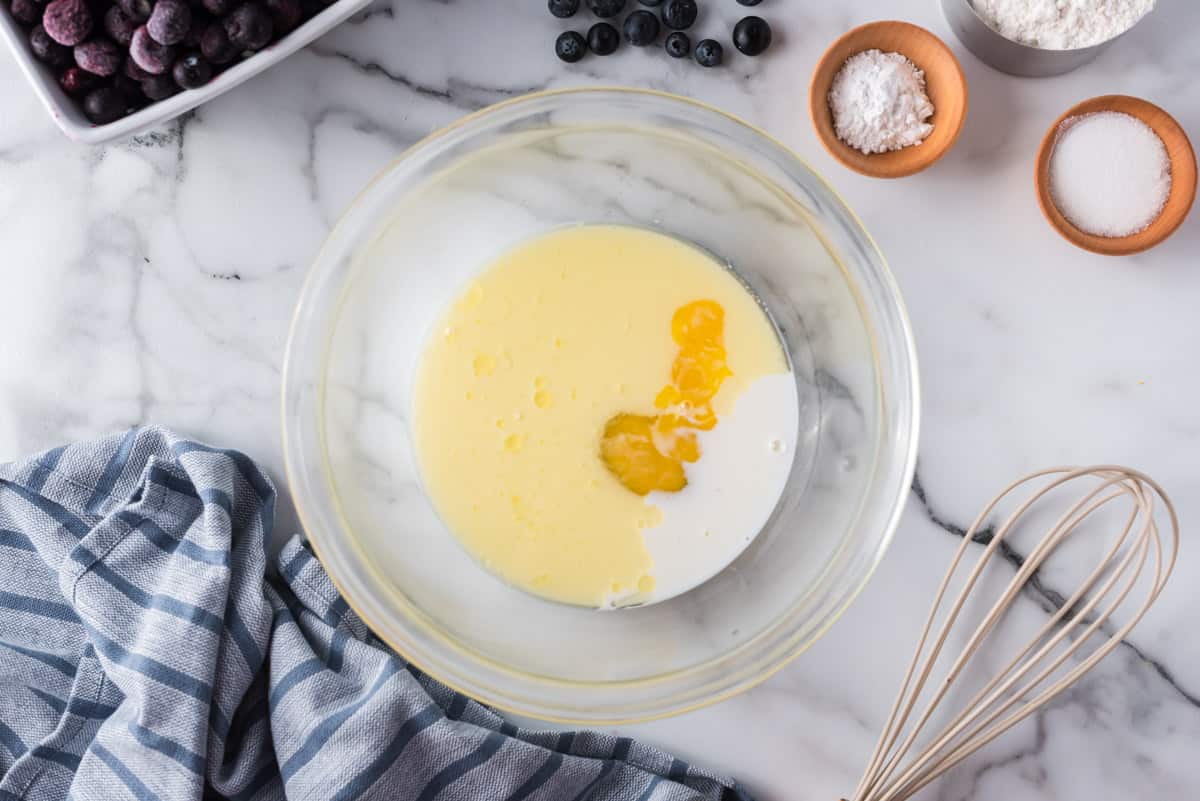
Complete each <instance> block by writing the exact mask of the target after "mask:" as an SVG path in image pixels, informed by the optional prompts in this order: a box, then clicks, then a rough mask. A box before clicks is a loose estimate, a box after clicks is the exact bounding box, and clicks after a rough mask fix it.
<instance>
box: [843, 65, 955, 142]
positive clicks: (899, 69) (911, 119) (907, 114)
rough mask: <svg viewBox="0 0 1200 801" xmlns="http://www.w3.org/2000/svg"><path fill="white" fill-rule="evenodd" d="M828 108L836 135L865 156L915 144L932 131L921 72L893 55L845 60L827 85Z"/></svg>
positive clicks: (931, 110) (923, 75) (929, 108)
mask: <svg viewBox="0 0 1200 801" xmlns="http://www.w3.org/2000/svg"><path fill="white" fill-rule="evenodd" d="M829 109H830V111H831V112H833V129H834V132H835V133H836V134H837V137H838V139H841V140H842V141H843V142H845V143H846V144H848V145H850V146H851V147H853V148H856V149H857V150H860V151H862V152H863V153H867V154H870V153H886V152H887V151H889V150H900V149H901V148H905V147H909V146H911V145H919V144H921V142H923V141H924V140H925V137H927V136H929V134H930V133H932V132H933V125H931V124H930V123H928V122H927V120H928V119H929V118H930V117H932V116H933V103H931V102H929V96H928V95H926V94H925V73H924V72H922V71H921V70H919V69H917V67H916V65H915V64H913V63H912V62H911V61H909V60H908V59H907V58H905V57H904V56H902V55H900V54H899V53H884V52H881V51H879V50H864V51H863V52H861V53H856V54H855V55H853V56H850V58H848V59H846V63H845V64H843V65H842V67H841V69H839V70H838V72H837V74H836V75H834V76H833V83H832V84H831V85H830V87H829Z"/></svg>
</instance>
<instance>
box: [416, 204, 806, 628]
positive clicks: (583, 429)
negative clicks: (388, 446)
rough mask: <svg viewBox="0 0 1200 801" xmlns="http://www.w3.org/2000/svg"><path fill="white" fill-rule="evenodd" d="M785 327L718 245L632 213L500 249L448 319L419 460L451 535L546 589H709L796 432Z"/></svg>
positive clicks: (598, 599) (620, 602) (435, 351)
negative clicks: (659, 228)
mask: <svg viewBox="0 0 1200 801" xmlns="http://www.w3.org/2000/svg"><path fill="white" fill-rule="evenodd" d="M797 404H798V402H797V395H796V385H795V381H794V379H793V376H792V375H791V373H790V370H789V366H788V360H787V357H786V355H785V353H784V351H783V348H782V346H781V344H780V340H779V336H778V334H777V332H776V329H775V327H774V325H773V324H772V322H771V320H770V319H769V318H768V317H767V315H766V314H765V313H764V311H763V310H762V308H761V307H760V306H759V304H758V302H757V300H756V299H755V298H754V296H753V295H751V294H750V293H749V292H748V291H747V290H746V289H745V287H744V286H743V285H742V284H741V282H740V281H739V280H738V279H737V278H736V276H734V275H733V273H731V272H730V271H729V270H728V269H726V268H725V267H724V266H722V265H721V264H719V263H718V262H717V261H715V260H714V259H713V258H711V257H710V256H709V255H708V254H707V253H705V252H704V251H702V250H700V249H698V248H696V247H693V246H691V245H689V244H687V243H685V242H682V241H680V240H678V239H675V238H673V237H670V236H666V235H664V234H660V233H655V232H653V231H649V230H646V229H641V228H634V227H627V226H607V225H589V226H580V227H575V228H568V229H562V230H558V231H554V232H552V233H549V234H545V235H542V236H539V237H537V238H536V239H533V240H530V241H528V242H526V243H524V244H522V245H520V246H518V247H517V248H515V249H513V250H511V251H509V252H507V253H505V254H503V255H502V256H500V257H499V258H498V259H497V260H496V261H495V262H494V263H492V264H491V265H490V266H488V267H487V268H486V269H485V270H484V271H483V272H482V273H480V274H479V275H478V276H477V277H476V279H475V280H474V281H473V282H472V283H471V284H470V285H469V286H467V287H466V288H464V289H463V291H462V292H461V293H460V294H459V296H458V297H457V298H456V299H455V300H454V301H453V303H452V304H451V306H450V308H449V309H448V310H447V311H446V312H445V313H444V314H443V316H442V318H441V319H440V320H439V321H438V323H437V324H436V325H435V326H434V329H433V332H432V334H431V336H430V337H429V340H428V344H427V345H426V348H425V351H424V354H423V356H422V358H421V361H420V364H419V367H418V372H417V379H416V387H415V395H414V404H413V426H414V435H415V445H416V453H417V459H418V462H419V465H420V470H421V475H422V479H423V482H424V484H425V487H426V491H427V492H428V494H429V497H430V498H431V500H432V501H433V504H434V507H435V508H436V509H437V511H438V513H439V514H440V516H441V517H442V518H443V520H444V522H445V523H446V524H447V526H448V528H449V529H450V530H451V531H452V532H453V533H454V534H455V535H456V536H457V537H458V539H459V540H460V541H461V543H462V544H463V546H464V547H465V548H466V549H467V550H468V551H469V552H470V553H471V554H472V555H473V556H474V557H475V558H476V559H477V561H479V562H480V563H481V564H482V565H483V566H484V567H486V568H487V569H488V570H490V571H492V572H494V573H496V574H497V575H499V576H500V577H501V578H503V579H504V580H505V581H507V582H508V583H510V584H512V585H513V586H515V587H518V588H519V589H521V590H524V591H526V592H529V593H532V594H534V595H537V596H540V597H542V598H545V599H548V600H553V601H558V602H563V603H569V604H575V605H581V606H590V607H612V606H625V605H630V604H642V603H652V602H655V601H660V600H664V599H666V598H670V597H673V596H675V595H678V594H680V593H682V592H685V591H686V590H688V589H691V588H692V587H695V586H697V585H698V584H700V583H703V582H704V581H706V580H707V579H709V578H711V577H712V576H714V575H716V574H717V573H718V572H720V571H721V570H722V569H723V568H724V567H725V566H727V565H728V564H729V563H730V562H732V561H733V559H735V558H736V557H737V556H738V554H740V553H741V551H742V550H744V549H745V547H746V546H747V545H748V544H749V543H750V542H751V541H752V540H753V539H754V537H755V536H756V535H757V534H758V532H759V531H760V530H761V528H762V527H763V526H764V524H765V523H766V521H767V519H768V518H769V517H770V515H771V513H772V511H773V510H774V508H775V506H776V504H777V503H778V501H779V498H780V496H781V494H782V492H783V488H784V485H785V483H786V481H787V478H788V474H789V472H790V469H791V465H792V461H793V456H794V443H795V441H796V437H797V427H798V413H797Z"/></svg>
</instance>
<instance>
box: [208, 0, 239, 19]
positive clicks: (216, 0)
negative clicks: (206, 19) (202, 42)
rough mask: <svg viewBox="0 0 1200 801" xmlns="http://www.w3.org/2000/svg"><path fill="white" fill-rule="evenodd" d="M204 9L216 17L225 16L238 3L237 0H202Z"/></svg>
mask: <svg viewBox="0 0 1200 801" xmlns="http://www.w3.org/2000/svg"><path fill="white" fill-rule="evenodd" d="M200 4H201V5H202V6H204V10H205V11H207V12H208V13H209V14H212V15H213V16H214V17H223V16H225V15H226V14H228V13H229V12H230V11H233V7H234V6H236V5H237V0H200Z"/></svg>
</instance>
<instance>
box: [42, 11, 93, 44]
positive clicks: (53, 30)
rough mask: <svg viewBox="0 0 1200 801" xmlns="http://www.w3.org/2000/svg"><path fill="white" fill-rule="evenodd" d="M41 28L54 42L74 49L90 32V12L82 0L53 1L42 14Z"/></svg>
mask: <svg viewBox="0 0 1200 801" xmlns="http://www.w3.org/2000/svg"><path fill="white" fill-rule="evenodd" d="M42 27H44V28H45V29H46V33H48V34H50V38H51V39H53V40H54V41H56V42H58V43H59V44H64V45H66V46H67V47H74V46H75V45H77V44H79V43H80V42H82V41H83V40H84V39H86V38H88V34H89V33H91V32H92V11H91V9H89V8H88V7H87V3H85V2H84V1H83V0H53V2H51V3H50V4H49V5H47V6H46V11H45V13H43V14H42Z"/></svg>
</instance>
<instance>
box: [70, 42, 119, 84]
mask: <svg viewBox="0 0 1200 801" xmlns="http://www.w3.org/2000/svg"><path fill="white" fill-rule="evenodd" d="M123 55H124V54H123V53H122V52H121V48H119V47H117V43H116V42H114V41H112V40H111V39H90V40H88V41H86V42H81V43H80V44H77V45H75V63H76V64H78V65H79V68H80V69H84V70H87V71H88V72H90V73H92V74H93V75H103V76H106V77H107V76H109V75H114V74H115V73H116V71H117V70H119V69H120V68H121V57H122V56H123Z"/></svg>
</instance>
